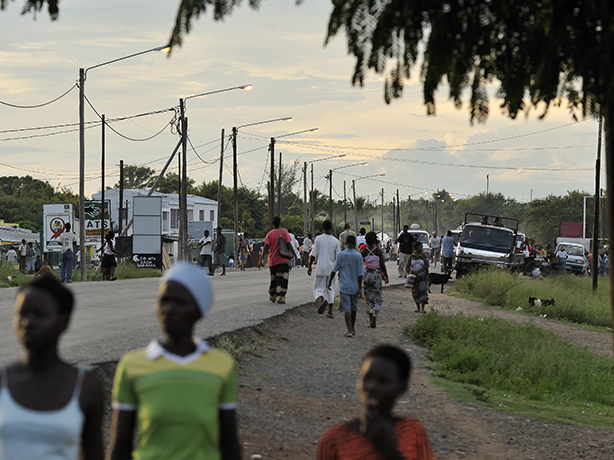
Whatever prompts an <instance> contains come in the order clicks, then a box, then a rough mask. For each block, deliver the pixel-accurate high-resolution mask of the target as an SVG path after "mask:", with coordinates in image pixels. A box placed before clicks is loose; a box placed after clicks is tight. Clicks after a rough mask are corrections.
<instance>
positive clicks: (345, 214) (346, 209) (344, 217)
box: [343, 181, 348, 225]
mask: <svg viewBox="0 0 614 460" xmlns="http://www.w3.org/2000/svg"><path fill="white" fill-rule="evenodd" d="M347 221H348V207H347V195H346V193H345V181H343V225H345V223H346V222H347Z"/></svg>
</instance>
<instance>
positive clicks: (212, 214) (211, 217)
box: [209, 211, 215, 222]
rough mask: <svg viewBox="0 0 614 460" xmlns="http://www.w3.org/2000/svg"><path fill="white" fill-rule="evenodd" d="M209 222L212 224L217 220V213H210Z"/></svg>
mask: <svg viewBox="0 0 614 460" xmlns="http://www.w3.org/2000/svg"><path fill="white" fill-rule="evenodd" d="M209 220H210V221H211V222H213V221H214V220H215V211H209Z"/></svg>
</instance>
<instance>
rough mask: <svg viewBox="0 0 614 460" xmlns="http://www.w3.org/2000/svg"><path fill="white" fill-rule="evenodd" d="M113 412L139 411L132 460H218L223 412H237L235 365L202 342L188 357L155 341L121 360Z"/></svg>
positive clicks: (227, 357) (221, 352)
mask: <svg viewBox="0 0 614 460" xmlns="http://www.w3.org/2000/svg"><path fill="white" fill-rule="evenodd" d="M113 407H114V408H115V409H118V410H135V411H136V415H137V423H138V445H137V447H136V449H135V450H134V452H133V453H132V455H133V458H134V460H218V459H220V458H221V455H220V448H219V411H220V410H233V409H235V408H236V371H235V363H234V360H233V359H232V357H230V355H228V354H227V353H226V352H224V351H221V350H214V349H211V348H210V347H209V346H208V345H207V344H206V342H204V341H200V342H197V349H196V351H195V352H194V353H192V354H191V355H188V356H185V357H180V356H176V355H172V354H170V353H168V352H167V351H166V350H164V348H163V347H162V346H161V345H160V344H159V343H158V342H157V341H154V342H152V343H150V344H149V346H148V347H147V348H145V349H142V350H137V351H133V352H131V353H128V354H127V355H125V356H124V357H123V358H122V359H121V360H120V362H119V364H118V365H117V371H116V373H115V381H114V384H113Z"/></svg>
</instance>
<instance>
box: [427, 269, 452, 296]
mask: <svg viewBox="0 0 614 460" xmlns="http://www.w3.org/2000/svg"><path fill="white" fill-rule="evenodd" d="M450 278H452V277H451V276H450V275H449V274H447V273H429V278H428V279H429V292H431V284H441V293H442V294H443V287H444V285H445V284H446V283H447V282H448V280H449V279H450Z"/></svg>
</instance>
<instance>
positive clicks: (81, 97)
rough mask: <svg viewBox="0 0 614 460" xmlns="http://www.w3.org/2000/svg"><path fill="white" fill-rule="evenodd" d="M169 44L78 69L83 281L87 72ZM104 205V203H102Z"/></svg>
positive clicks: (80, 234) (83, 264)
mask: <svg viewBox="0 0 614 460" xmlns="http://www.w3.org/2000/svg"><path fill="white" fill-rule="evenodd" d="M170 50H171V47H170V46H158V47H157V48H152V49H149V50H146V51H141V52H139V53H134V54H130V55H128V56H124V57H120V58H117V59H113V60H111V61H107V62H103V63H102V64H97V65H94V66H91V67H88V68H86V69H84V68H83V67H81V68H80V69H79V238H80V242H81V244H80V247H79V259H80V261H81V262H80V266H81V281H85V276H86V275H85V80H86V78H87V72H88V71H89V70H92V69H96V68H98V67H102V66H105V65H108V64H113V63H115V62H119V61H123V60H125V59H130V58H133V57H135V56H140V55H141V54H146V53H151V52H152V51H162V52H165V53H167V52H169V51H170ZM103 207H104V203H103Z"/></svg>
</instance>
